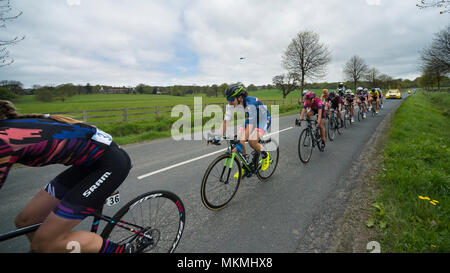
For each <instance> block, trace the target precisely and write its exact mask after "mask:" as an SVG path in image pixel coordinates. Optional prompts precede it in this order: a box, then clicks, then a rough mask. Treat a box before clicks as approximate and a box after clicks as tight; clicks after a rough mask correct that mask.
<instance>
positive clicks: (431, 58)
mask: <svg viewBox="0 0 450 273" xmlns="http://www.w3.org/2000/svg"><path fill="white" fill-rule="evenodd" d="M420 68H421V69H422V72H423V73H424V74H433V76H434V77H435V78H436V80H437V85H438V89H440V83H441V80H442V79H443V77H445V76H446V75H447V74H448V73H450V25H448V26H447V27H446V28H445V29H443V30H441V31H439V32H438V33H436V34H435V37H434V38H433V42H432V43H431V46H429V47H427V48H425V49H423V50H422V52H421V53H420Z"/></svg>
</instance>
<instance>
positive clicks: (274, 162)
mask: <svg viewBox="0 0 450 273" xmlns="http://www.w3.org/2000/svg"><path fill="white" fill-rule="evenodd" d="M262 145H263V147H264V150H265V151H267V152H268V153H269V155H270V159H269V162H270V163H269V167H268V168H267V170H265V171H262V170H261V169H258V171H257V172H256V176H257V177H258V178H259V180H260V181H262V182H266V181H267V180H268V179H269V178H270V177H271V176H272V175H273V173H274V172H275V169H276V168H277V166H278V157H279V155H280V149H279V148H278V144H277V143H276V142H275V141H274V140H270V141H268V142H263V143H262Z"/></svg>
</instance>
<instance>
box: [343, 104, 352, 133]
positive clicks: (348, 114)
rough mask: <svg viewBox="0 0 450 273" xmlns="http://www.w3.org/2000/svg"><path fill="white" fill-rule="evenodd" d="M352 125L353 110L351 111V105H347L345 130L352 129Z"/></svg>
mask: <svg viewBox="0 0 450 273" xmlns="http://www.w3.org/2000/svg"><path fill="white" fill-rule="evenodd" d="M352 124H353V121H352V109H351V105H349V104H347V105H345V112H344V127H345V129H348V128H349V127H352V126H353V125H352Z"/></svg>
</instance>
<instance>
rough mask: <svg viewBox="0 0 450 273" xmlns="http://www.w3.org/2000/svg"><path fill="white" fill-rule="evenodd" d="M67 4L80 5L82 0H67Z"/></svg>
mask: <svg viewBox="0 0 450 273" xmlns="http://www.w3.org/2000/svg"><path fill="white" fill-rule="evenodd" d="M67 4H68V5H69V6H74V5H76V6H79V5H80V4H81V0H67Z"/></svg>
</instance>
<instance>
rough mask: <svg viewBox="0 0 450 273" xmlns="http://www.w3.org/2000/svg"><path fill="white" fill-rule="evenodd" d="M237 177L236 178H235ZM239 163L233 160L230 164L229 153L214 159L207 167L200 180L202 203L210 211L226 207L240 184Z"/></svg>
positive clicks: (240, 171) (240, 170)
mask: <svg viewBox="0 0 450 273" xmlns="http://www.w3.org/2000/svg"><path fill="white" fill-rule="evenodd" d="M236 174H238V175H237V177H235V176H236ZM241 176H242V169H241V162H240V161H239V160H238V159H237V158H234V160H233V162H231V155H230V154H229V153H226V154H223V155H221V156H219V157H218V158H216V159H215V160H214V161H213V162H212V163H211V164H210V165H209V167H208V169H207V170H206V172H205V175H204V176H203V179H202V186H201V197H202V203H203V205H205V207H206V208H208V209H210V210H220V209H223V208H224V207H226V206H227V205H228V204H229V203H230V201H231V200H232V199H233V197H234V196H235V195H236V192H237V190H238V188H239V184H240V183H241Z"/></svg>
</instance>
